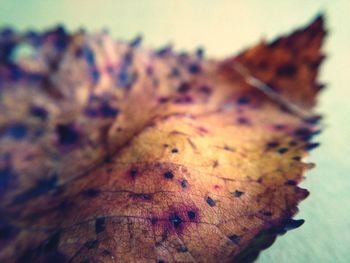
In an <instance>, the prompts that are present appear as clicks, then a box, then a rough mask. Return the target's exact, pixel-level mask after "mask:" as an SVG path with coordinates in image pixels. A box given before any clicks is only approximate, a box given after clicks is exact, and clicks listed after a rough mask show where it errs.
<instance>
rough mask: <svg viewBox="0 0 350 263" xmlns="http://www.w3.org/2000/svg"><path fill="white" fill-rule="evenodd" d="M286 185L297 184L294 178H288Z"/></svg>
mask: <svg viewBox="0 0 350 263" xmlns="http://www.w3.org/2000/svg"><path fill="white" fill-rule="evenodd" d="M286 185H297V182H296V181H294V180H288V181H287V182H286Z"/></svg>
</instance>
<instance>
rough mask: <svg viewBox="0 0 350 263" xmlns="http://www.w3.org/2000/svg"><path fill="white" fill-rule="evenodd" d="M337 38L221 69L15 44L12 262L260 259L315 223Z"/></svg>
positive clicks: (0, 68)
mask: <svg viewBox="0 0 350 263" xmlns="http://www.w3.org/2000/svg"><path fill="white" fill-rule="evenodd" d="M324 35H325V30H324V29H323V18H322V17H318V18H317V19H316V20H315V21H314V22H312V23H311V24H310V25H309V26H307V27H306V28H303V29H301V30H298V31H295V32H294V33H292V34H291V35H289V36H285V37H281V38H279V39H277V40H275V41H273V42H270V43H265V42H262V43H260V44H258V45H257V46H255V47H253V48H250V49H248V50H246V51H244V52H243V53H241V54H239V55H237V56H234V57H230V58H228V59H225V60H213V59H206V58H204V57H203V54H202V51H201V50H198V51H197V52H196V53H195V54H185V53H181V54H179V53H176V52H174V51H172V49H171V48H170V47H164V48H161V49H159V50H148V49H145V48H142V47H140V46H139V44H140V43H139V42H140V38H136V39H135V40H133V41H131V42H120V41H119V42H115V41H114V40H112V39H111V38H110V37H109V36H108V35H107V34H106V33H100V34H95V35H92V34H91V35H90V34H87V33H84V32H78V33H75V34H72V35H69V34H68V33H66V32H65V31H64V29H63V28H61V27H58V28H57V29H54V30H52V31H47V32H44V33H40V34H38V33H35V32H31V33H27V34H18V33H15V32H12V31H11V30H9V29H7V30H4V31H3V33H2V35H1V38H0V43H1V46H0V47H1V48H0V51H1V52H0V58H1V64H0V80H1V81H0V85H1V101H0V111H1V115H0V143H1V149H0V233H1V234H0V261H2V262H158V263H161V262H218V261H220V262H232V261H233V262H250V261H251V260H253V259H254V258H255V257H256V256H257V253H258V252H259V251H260V250H261V249H263V248H265V247H267V246H268V245H270V244H271V243H272V242H273V240H274V238H275V236H276V235H277V234H280V233H284V232H285V231H287V230H289V229H293V228H296V227H298V226H300V225H301V224H302V222H303V221H302V220H293V219H291V217H292V216H294V214H295V213H296V212H297V204H298V203H299V202H300V201H301V200H303V199H304V198H305V197H306V196H307V195H308V192H307V190H305V189H301V188H299V187H298V186H297V185H298V183H299V182H300V181H301V180H302V179H303V173H304V171H305V170H306V169H309V168H311V167H312V166H313V165H312V164H306V163H303V162H302V161H301V159H302V158H303V157H304V156H306V154H307V151H308V150H310V149H313V148H315V147H316V146H317V144H316V143H312V142H310V140H311V139H312V137H313V135H315V134H317V133H318V132H319V130H318V128H317V125H316V123H317V121H318V120H319V117H318V116H316V115H314V114H313V112H312V106H313V105H314V103H315V99H316V94H317V92H318V90H319V89H320V84H318V83H317V82H316V75H317V69H318V67H319V64H320V62H321V60H322V58H323V54H322V53H321V51H320V47H321V43H322V39H323V37H324ZM23 49H26V50H27V53H28V52H29V54H24V55H23V54H21V50H23ZM28 50H29V51H28Z"/></svg>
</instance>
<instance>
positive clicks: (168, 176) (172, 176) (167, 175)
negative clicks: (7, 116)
mask: <svg viewBox="0 0 350 263" xmlns="http://www.w3.org/2000/svg"><path fill="white" fill-rule="evenodd" d="M163 175H164V177H165V178H166V179H173V178H174V174H173V172H172V171H166V172H165V173H164V174H163Z"/></svg>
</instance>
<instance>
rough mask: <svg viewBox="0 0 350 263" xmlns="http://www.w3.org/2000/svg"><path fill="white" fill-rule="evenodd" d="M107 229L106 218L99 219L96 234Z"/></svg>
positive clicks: (96, 222)
mask: <svg viewBox="0 0 350 263" xmlns="http://www.w3.org/2000/svg"><path fill="white" fill-rule="evenodd" d="M105 229H106V218H104V217H99V218H97V219H96V221H95V232H96V235H97V234H99V233H101V232H103V231H105Z"/></svg>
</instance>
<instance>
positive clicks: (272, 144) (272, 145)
mask: <svg viewBox="0 0 350 263" xmlns="http://www.w3.org/2000/svg"><path fill="white" fill-rule="evenodd" d="M278 145H279V143H278V142H269V143H267V144H266V147H267V148H275V147H277V146H278Z"/></svg>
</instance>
